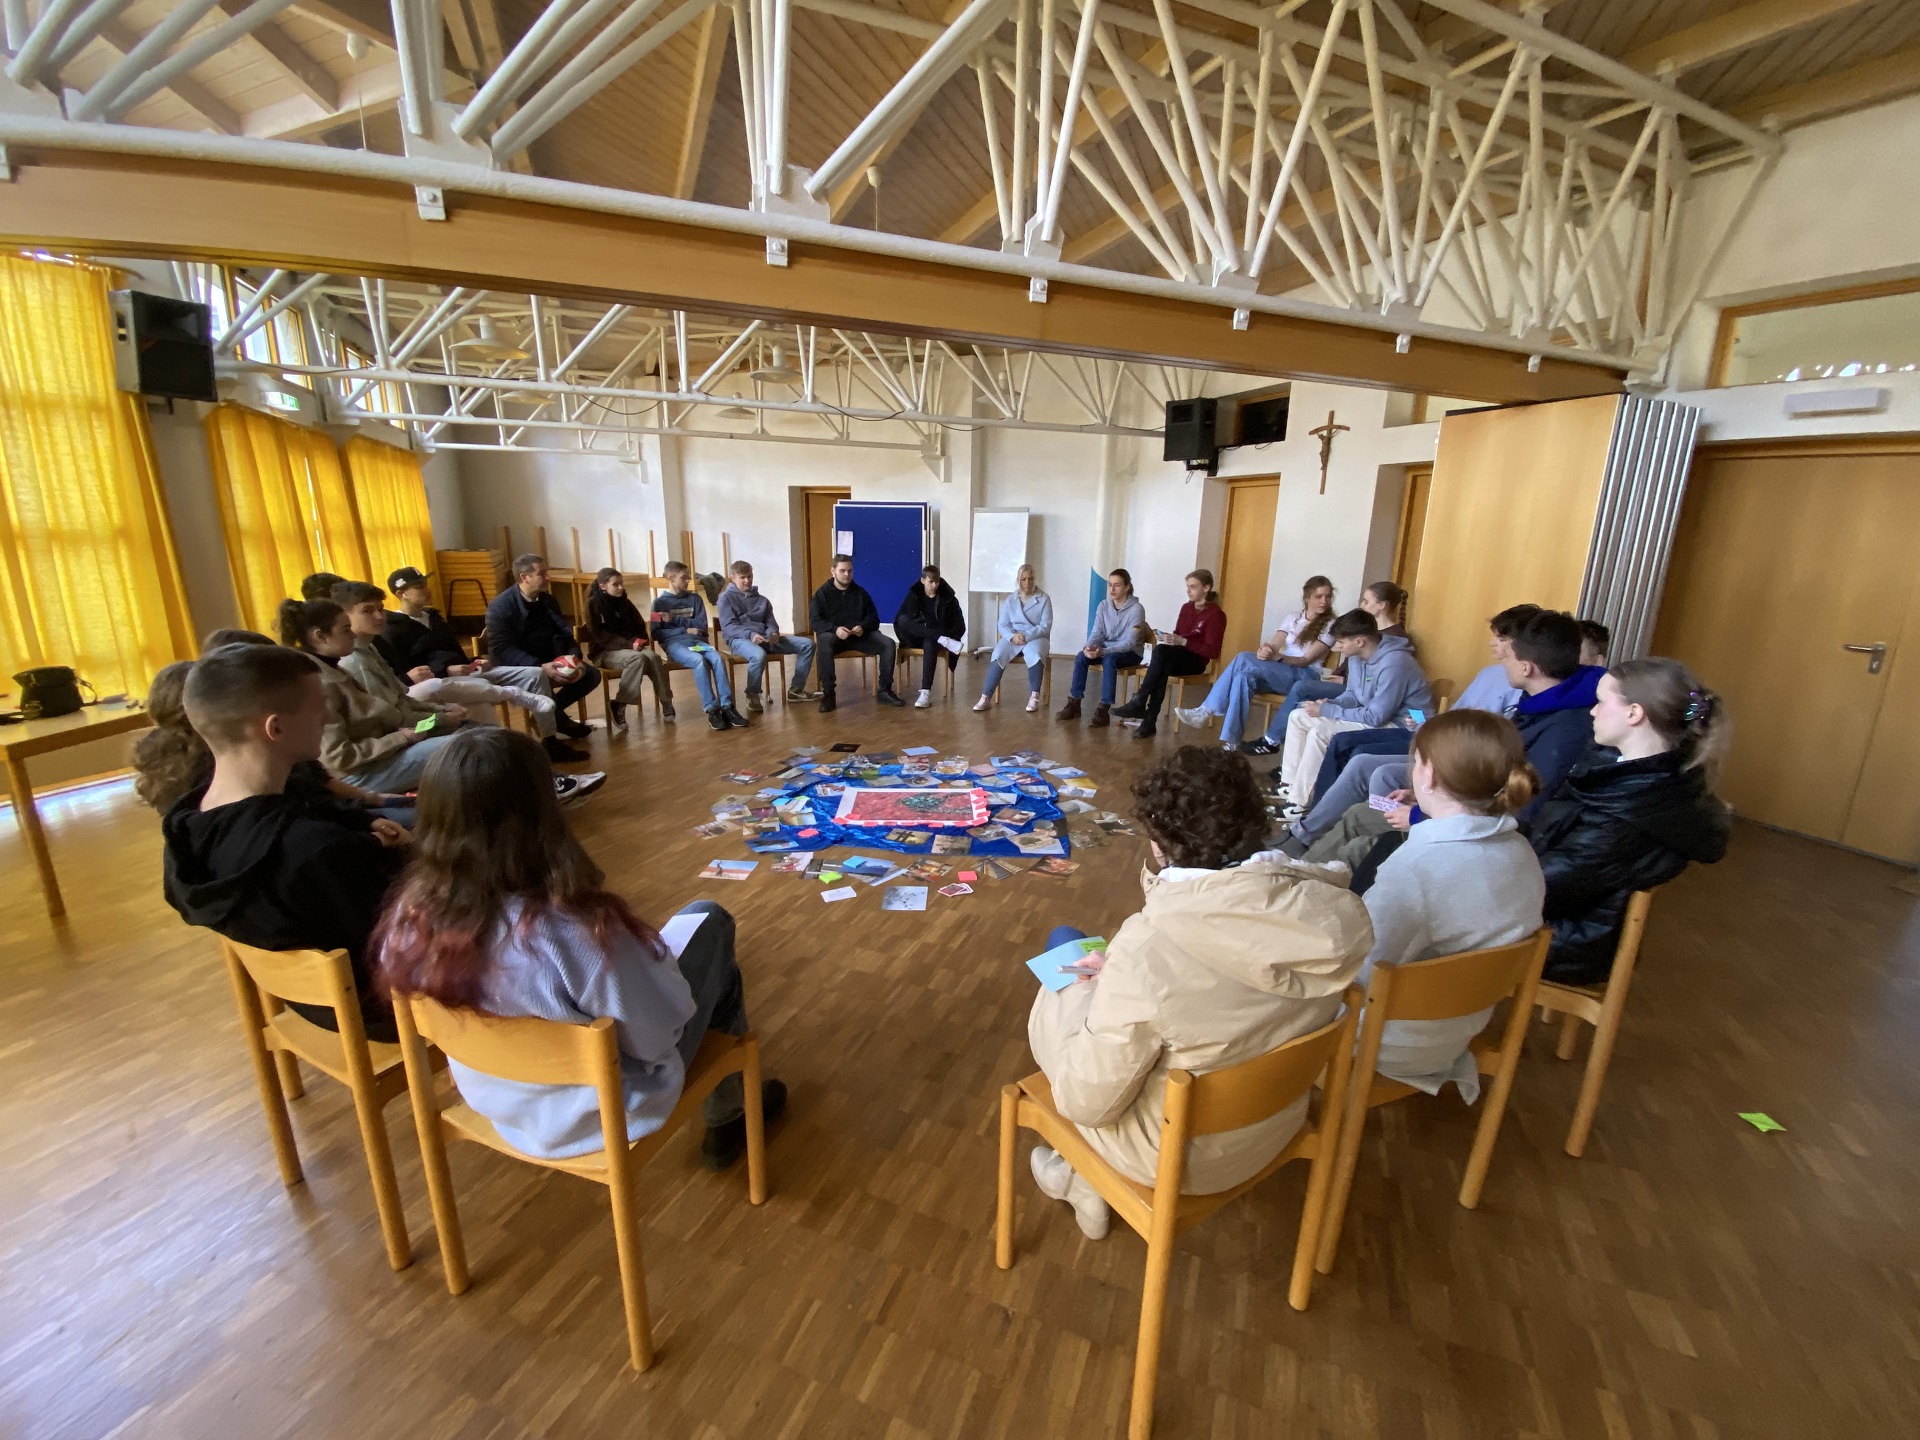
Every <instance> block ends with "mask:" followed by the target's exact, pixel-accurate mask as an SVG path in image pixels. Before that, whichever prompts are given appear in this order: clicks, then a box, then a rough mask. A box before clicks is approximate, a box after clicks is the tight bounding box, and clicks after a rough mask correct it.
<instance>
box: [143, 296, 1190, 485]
mask: <svg viewBox="0 0 1920 1440" xmlns="http://www.w3.org/2000/svg"><path fill="white" fill-rule="evenodd" d="M174 276H175V280H176V284H177V286H178V288H179V289H180V290H181V292H182V293H183V294H185V295H188V296H190V297H192V298H194V299H198V300H201V301H202V302H205V303H209V304H211V305H212V306H213V307H214V310H215V314H216V317H217V318H218V321H219V323H220V324H221V327H222V328H221V331H220V333H219V336H218V338H217V353H218V355H219V356H220V360H219V365H220V370H221V373H223V374H226V375H241V374H251V375H257V376H260V377H263V379H266V380H268V381H269V382H271V381H272V380H273V379H274V378H275V377H279V378H282V379H295V378H296V377H297V383H299V384H302V385H304V386H305V387H306V388H308V389H311V390H313V391H314V392H315V393H316V394H318V395H319V396H321V397H322V399H323V401H324V404H325V410H326V418H328V419H331V420H335V421H354V420H363V419H365V420H384V421H387V422H389V423H391V424H393V425H396V426H400V427H402V428H404V429H406V430H408V431H410V432H411V433H412V435H413V436H414V437H415V442H416V444H417V445H418V446H419V447H420V448H422V449H450V450H474V449H478V450H501V449H507V450H519V449H533V448H543V449H550V448H553V447H554V445H555V443H558V444H560V445H561V446H562V447H572V448H577V449H579V450H582V451H588V452H594V451H599V452H603V453H629V454H630V453H632V452H633V449H634V442H635V438H636V437H637V436H640V435H661V434H666V435H682V436H705V437H712V438H720V439H760V440H775V441H780V442H783V443H798V444H828V445H854V446H864V447H870V448H879V449H895V450H913V451H917V452H920V453H921V454H923V455H926V456H929V457H932V456H937V455H940V454H943V453H944V440H945V433H946V432H947V431H948V430H951V429H960V430H977V429H983V428H985V429H1021V430H1046V431H1058V432H1067V433H1075V434H1091V435H1131V436H1142V437H1144V436H1153V435H1157V434H1159V429H1158V426H1157V424H1155V423H1152V422H1157V420H1158V418H1159V415H1160V413H1161V410H1162V407H1163V406H1164V405H1165V404H1166V402H1167V401H1169V400H1172V399H1178V398H1181V397H1183V396H1191V395H1197V394H1203V393H1205V391H1206V387H1207V384H1208V382H1209V380H1212V381H1214V382H1215V383H1214V388H1215V389H1216V390H1217V389H1219V388H1220V385H1221V381H1220V377H1216V376H1210V375H1208V374H1206V373H1204V372H1196V371H1191V370H1185V369H1179V368H1175V367H1171V366H1163V365H1149V364H1142V363H1138V362H1128V361H1118V360H1110V359H1096V358H1088V357H1083V356H1076V355H1051V354H1043V353H1040V352H1038V351H1031V350H1026V351H1021V350H1007V349H1001V348H997V347H992V346H984V345H962V344H954V343H949V342H947V341H944V340H937V339H936V340H929V339H920V338H915V337H910V336H901V335H886V334H875V333H871V332H867V331H845V330H838V329H831V328H828V327H825V326H814V325H793V324H785V323H775V322H771V321H763V320H757V319H741V318H729V317H724V316H716V315H709V314H690V313H688V312H687V311H684V310H661V309H655V308H651V307H646V306H633V305H611V306H609V305H596V304H591V303H588V302H582V301H575V300H557V299H550V298H546V297H542V296H538V295H509V294H499V293H493V292H489V291H485V290H478V289H468V288H462V287H454V288H450V289H448V288H442V287H437V286H432V285H425V284H417V283H404V284H403V283H398V282H388V281H384V280H370V279H365V278H357V279H356V278H352V277H339V276H332V275H304V276H302V275H296V274H294V273H291V272H289V271H284V270H275V271H273V272H271V273H269V274H266V275H265V276H259V275H257V274H256V275H253V276H252V277H251V279H252V280H253V281H254V282H257V285H256V284H248V285H246V286H245V287H244V288H241V289H238V290H235V291H230V290H229V289H228V286H227V277H226V276H225V275H224V274H223V273H222V272H221V270H220V269H219V268H218V267H215V266H211V265H200V264H176V265H175V266H174ZM249 291H250V292H251V293H250V294H249ZM230 294H237V295H240V296H246V297H247V298H245V300H244V301H243V302H242V303H240V304H239V305H238V306H237V313H236V307H234V306H233V305H232V304H230V302H229V300H228V296H229V295H230ZM276 325H277V326H279V327H281V329H280V330H279V332H278V334H279V337H280V348H279V350H278V351H277V353H276V352H272V351H269V350H268V348H267V346H266V344H265V337H266V332H267V331H268V330H269V328H271V327H275V326H276ZM289 326H294V327H297V328H298V329H300V331H301V332H302V334H303V337H304V339H303V342H302V344H303V347H304V351H305V354H306V357H307V360H308V362H310V363H305V364H295V363H291V360H292V358H293V357H292V356H291V354H290V352H289V350H288V349H287V342H286V339H285V336H286V335H287V333H288V330H287V327H289ZM1128 420H1133V421H1135V422H1139V421H1142V420H1144V421H1148V422H1149V423H1148V424H1147V425H1141V424H1139V423H1134V424H1128V423H1126V421H1128Z"/></svg>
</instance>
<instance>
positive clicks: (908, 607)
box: [893, 565, 967, 710]
mask: <svg viewBox="0 0 1920 1440" xmlns="http://www.w3.org/2000/svg"><path fill="white" fill-rule="evenodd" d="M966 633H967V617H966V616H965V615H964V614H962V613H961V610H960V597H959V596H957V595H955V594H954V593H953V586H951V585H949V584H948V583H947V582H946V581H945V580H942V579H941V578H940V569H939V567H938V566H937V565H926V566H923V567H921V570H920V578H919V580H917V581H915V582H914V585H913V588H912V589H910V590H908V591H907V594H906V598H905V599H903V600H902V601H901V602H900V609H899V612H898V613H897V614H895V615H894V617H893V634H894V638H895V639H896V640H897V641H898V642H899V643H900V644H902V645H917V646H919V647H920V696H919V698H918V699H916V700H915V701H914V702H913V708H914V709H916V710H925V709H926V708H927V707H928V706H929V705H931V704H933V675H934V666H935V665H937V664H939V662H940V656H941V654H942V653H943V652H944V653H945V655H946V657H947V668H948V669H949V670H951V669H953V668H954V667H955V666H956V665H958V664H959V663H960V637H961V636H962V635H965V634H966Z"/></svg>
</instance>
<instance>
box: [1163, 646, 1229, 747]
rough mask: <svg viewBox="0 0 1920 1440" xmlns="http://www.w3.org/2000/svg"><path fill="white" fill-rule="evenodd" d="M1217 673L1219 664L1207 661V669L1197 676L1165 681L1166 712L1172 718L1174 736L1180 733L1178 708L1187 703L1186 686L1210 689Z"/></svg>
mask: <svg viewBox="0 0 1920 1440" xmlns="http://www.w3.org/2000/svg"><path fill="white" fill-rule="evenodd" d="M1219 673H1220V662H1219V661H1218V660H1209V661H1207V668H1206V669H1204V670H1202V671H1201V672H1200V673H1199V674H1197V675H1175V676H1173V677H1171V678H1170V679H1169V680H1168V681H1167V689H1168V690H1169V691H1170V692H1171V693H1170V694H1169V695H1168V697H1167V710H1168V711H1169V712H1170V713H1171V714H1172V716H1173V733H1174V734H1176V735H1178V734H1179V733H1180V708H1181V707H1182V706H1183V705H1185V704H1186V703H1187V686H1188V685H1189V684H1194V685H1205V686H1208V687H1209V688H1211V687H1212V685H1213V682H1214V678H1215V677H1216V676H1217V675H1218V674H1219Z"/></svg>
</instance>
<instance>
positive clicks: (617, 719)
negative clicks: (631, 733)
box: [607, 700, 627, 730]
mask: <svg viewBox="0 0 1920 1440" xmlns="http://www.w3.org/2000/svg"><path fill="white" fill-rule="evenodd" d="M607 715H608V717H609V718H610V719H611V721H612V723H613V728H614V729H616V730H624V729H626V728H627V707H626V706H625V705H624V704H622V703H621V702H620V701H618V700H615V701H614V702H613V703H612V704H611V705H609V706H607Z"/></svg>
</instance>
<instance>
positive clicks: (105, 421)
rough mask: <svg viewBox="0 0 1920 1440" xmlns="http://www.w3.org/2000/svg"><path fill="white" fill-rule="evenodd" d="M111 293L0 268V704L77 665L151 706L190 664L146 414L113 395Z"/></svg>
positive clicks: (102, 282) (70, 269)
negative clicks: (19, 685) (159, 675)
mask: <svg viewBox="0 0 1920 1440" xmlns="http://www.w3.org/2000/svg"><path fill="white" fill-rule="evenodd" d="M108 282H109V274H108V272H107V271H105V270H103V269H100V268H98V267H96V266H92V265H69V264H64V263H61V262H58V261H51V260H28V259H25V258H23V257H20V256H13V255H0V690H11V689H12V688H13V685H12V681H11V679H10V678H9V677H11V676H12V675H13V674H14V673H15V672H16V671H18V670H22V669H26V668H28V667H29V666H35V665H70V666H72V667H73V668H74V670H76V671H77V672H78V673H79V675H80V677H81V678H82V679H83V680H87V681H90V682H91V683H92V684H93V686H94V688H95V689H96V690H97V691H98V692H99V693H100V694H102V695H106V694H112V693H114V692H120V691H124V692H127V693H130V694H133V695H145V694H146V692H147V683H148V681H150V680H151V679H152V678H153V672H154V671H156V670H158V669H159V668H160V667H161V666H163V665H167V664H170V663H171V662H173V661H175V660H180V659H184V658H186V657H189V656H191V655H192V654H193V653H194V639H193V622H192V619H191V617H190V616H189V614H188V612H187V602H186V589H185V586H184V585H183V584H182V582H181V578H180V561H179V557H178V556H177V555H176V553H175V551H174V545H173V531H172V528H171V525H170V523H169V521H168V518H167V507H166V499H165V496H164V494H163V492H162V490H161V485H160V469H159V465H158V464H157V463H156V461H155V458H154V452H153V436H152V433H151V431H150V430H149V429H148V426H147V416H146V411H145V409H144V408H143V406H142V402H141V401H140V399H139V397H138V396H134V395H126V394H122V393H121V392H120V391H119V390H118V389H117V388H116V387H115V384H114V372H113V347H112V340H111V336H112V328H111V327H112V319H111V316H110V313H109V309H108V302H107V290H108Z"/></svg>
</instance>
